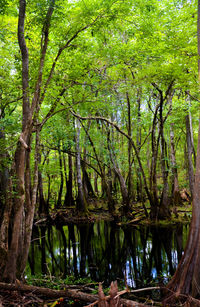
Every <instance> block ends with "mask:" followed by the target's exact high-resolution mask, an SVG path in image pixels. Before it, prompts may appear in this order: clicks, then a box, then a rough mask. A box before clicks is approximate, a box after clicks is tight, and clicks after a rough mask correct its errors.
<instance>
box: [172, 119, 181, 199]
mask: <svg viewBox="0 0 200 307" xmlns="http://www.w3.org/2000/svg"><path fill="white" fill-rule="evenodd" d="M173 128H174V124H173V123H171V125H170V144H171V165H172V201H173V204H174V205H181V204H182V199H181V195H180V191H179V184H178V172H177V164H176V155H175V143H174V129H173Z"/></svg>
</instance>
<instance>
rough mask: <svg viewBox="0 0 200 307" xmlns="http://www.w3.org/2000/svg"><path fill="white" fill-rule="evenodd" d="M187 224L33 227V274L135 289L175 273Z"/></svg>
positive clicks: (103, 223) (30, 262)
mask: <svg viewBox="0 0 200 307" xmlns="http://www.w3.org/2000/svg"><path fill="white" fill-rule="evenodd" d="M188 230H189V226H186V225H184V226H183V225H178V226H174V227H173V228H172V227H144V226H138V227H137V228H133V227H119V226H117V225H116V224H114V223H113V222H99V223H95V224H86V225H72V224H71V225H67V226H60V227H52V226H40V227H35V228H34V233H33V238H32V246H31V250H30V255H29V266H28V270H29V271H30V272H31V273H32V274H37V273H43V274H49V272H51V274H52V275H54V276H62V277H63V278H65V277H67V276H68V275H74V276H76V277H90V278H91V279H92V280H95V281H104V285H109V284H110V282H111V281H112V280H116V279H118V280H121V281H122V282H123V283H124V280H125V279H126V281H127V283H128V285H129V286H131V287H143V286H146V285H149V284H151V282H152V281H159V280H161V281H163V280H167V278H168V277H169V276H170V275H173V273H174V271H175V269H176V267H177V264H178V261H179V260H180V257H181V255H182V252H183V248H184V246H185V242H186V238H187V234H188Z"/></svg>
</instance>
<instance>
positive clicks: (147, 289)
mask: <svg viewBox="0 0 200 307" xmlns="http://www.w3.org/2000/svg"><path fill="white" fill-rule="evenodd" d="M160 289H161V287H149V288H142V289H136V290H131V291H130V292H131V293H137V292H142V291H151V290H160Z"/></svg>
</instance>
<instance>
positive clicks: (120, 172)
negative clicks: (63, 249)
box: [0, 0, 200, 306]
mask: <svg viewBox="0 0 200 307" xmlns="http://www.w3.org/2000/svg"><path fill="white" fill-rule="evenodd" d="M0 4H1V7H0V22H1V32H0V46H1V48H0V62H1V65H0V280H1V281H2V282H8V283H13V282H15V281H16V279H17V280H22V279H23V274H24V271H25V268H26V264H27V260H28V254H29V248H30V243H31V236H32V228H33V224H34V222H35V221H36V220H40V219H43V218H46V217H49V218H50V217H51V218H52V216H55V215H56V216H57V217H58V216H59V218H60V219H61V220H62V221H63V219H64V218H62V215H63V216H65V217H66V219H67V217H68V221H69V220H70V219H71V221H73V219H74V218H76V220H78V219H80V220H82V221H83V220H84V219H85V220H88V219H90V218H91V216H92V211H91V210H90V209H91V208H93V209H94V208H96V209H98V207H99V206H100V207H101V210H105V212H107V213H108V214H109V217H110V218H111V219H114V220H117V221H123V222H127V221H129V220H131V219H133V217H134V215H133V212H134V209H135V208H138V206H140V208H141V210H142V211H143V215H144V217H145V221H146V222H148V223H151V222H153V223H157V222H159V221H163V220H166V221H168V222H169V221H170V220H171V219H173V217H174V215H175V216H176V217H177V207H180V206H181V208H182V210H183V211H184V207H185V206H186V205H185V202H184V201H185V200H187V205H188V202H192V201H193V217H192V223H191V228H190V234H189V239H188V242H187V246H186V249H185V253H184V256H183V257H182V260H181V262H180V263H179V266H178V269H177V271H176V273H175V275H174V277H173V278H172V280H171V281H170V283H169V284H168V286H167V287H168V290H170V295H169V291H168V292H167V293H165V301H164V303H165V304H170V302H171V303H173V302H174V300H176V299H177V298H178V297H179V298H180V297H181V300H183V301H184V300H185V295H186V296H187V295H191V296H193V297H194V298H199V290H198V289H199V285H200V280H199V276H200V268H199V265H198V262H199V257H200V253H199V248H200V238H199V234H200V232H199V231H200V225H199V215H200V212H199V209H198V207H199V201H200V187H199V185H200V183H199V182H200V148H198V150H197V143H198V126H199V81H200V65H198V64H199V55H200V30H199V29H200V12H198V6H200V4H199V3H197V1H194V0H168V1H167V0H162V1H159V0H135V1H133V0H127V1H123V0H87V1H84V0H70V1H67V0H40V1H39V0H38V1H37V0H28V1H26V0H19V1H18V0H17V1H16V0H12V1H10V0H1V1H0ZM199 10H200V8H199ZM197 29H198V30H197ZM199 137H200V135H199ZM199 146H200V145H199ZM195 172H196V175H195ZM195 302H196V304H197V301H195ZM193 303H194V302H193ZM191 304H192V303H191ZM194 304H195V303H194ZM198 304H200V303H199V302H198ZM188 306H189V305H188ZM191 306H192V305H191ZM194 306H199V305H194Z"/></svg>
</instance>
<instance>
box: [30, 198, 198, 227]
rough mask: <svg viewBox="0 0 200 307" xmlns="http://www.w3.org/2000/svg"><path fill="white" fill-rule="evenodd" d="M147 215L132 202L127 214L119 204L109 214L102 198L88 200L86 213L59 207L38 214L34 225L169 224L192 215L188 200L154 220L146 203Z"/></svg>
mask: <svg viewBox="0 0 200 307" xmlns="http://www.w3.org/2000/svg"><path fill="white" fill-rule="evenodd" d="M145 206H146V209H147V213H148V216H147V215H146V214H145V210H144V205H143V204H141V203H133V204H132V206H131V207H132V210H131V212H130V213H129V215H128V216H125V215H124V214H123V212H122V210H121V209H122V207H121V205H117V206H116V210H115V213H114V214H113V215H111V214H110V213H109V210H108V208H107V207H106V206H105V202H104V201H102V200H98V201H96V200H90V202H89V206H88V211H87V213H86V214H83V213H82V214H80V213H77V211H76V210H75V208H74V207H71V208H60V209H57V210H52V211H51V212H50V214H49V216H48V217H47V216H40V218H39V217H37V219H36V220H35V224H36V225H40V224H43V223H46V222H47V221H48V222H50V223H52V224H59V225H64V224H67V223H75V224H77V223H93V222H96V221H100V220H104V221H115V222H116V224H118V225H126V224H129V225H154V224H156V225H158V224H159V225H170V224H177V223H189V222H190V220H191V217H192V206H191V204H190V202H184V204H183V205H181V206H173V207H171V208H170V211H171V217H170V219H169V218H168V219H164V220H154V221H152V220H151V219H150V214H149V213H150V207H149V206H148V204H147V205H146V204H145Z"/></svg>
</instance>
